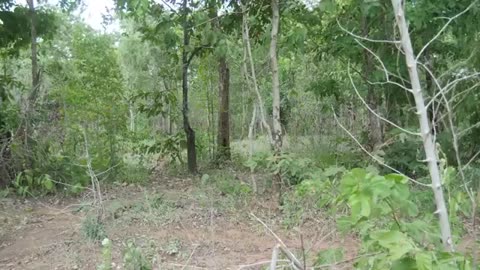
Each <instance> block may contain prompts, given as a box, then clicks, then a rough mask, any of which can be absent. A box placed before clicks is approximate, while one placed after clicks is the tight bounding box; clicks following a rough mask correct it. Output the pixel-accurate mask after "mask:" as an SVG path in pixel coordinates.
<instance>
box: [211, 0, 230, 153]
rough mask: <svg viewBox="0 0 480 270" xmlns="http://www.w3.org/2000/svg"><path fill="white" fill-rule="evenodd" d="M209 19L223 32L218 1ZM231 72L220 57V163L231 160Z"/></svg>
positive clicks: (218, 149) (222, 57)
mask: <svg viewBox="0 0 480 270" xmlns="http://www.w3.org/2000/svg"><path fill="white" fill-rule="evenodd" d="M208 6H209V17H210V19H211V25H212V29H216V30H217V32H221V31H222V29H221V27H220V22H219V19H218V14H217V1H214V0H210V1H209V3H208ZM230 158H231V154H230V70H229V69H228V65H227V57H226V56H225V55H221V56H219V57H218V129H217V154H216V159H217V161H218V162H222V161H226V160H230Z"/></svg>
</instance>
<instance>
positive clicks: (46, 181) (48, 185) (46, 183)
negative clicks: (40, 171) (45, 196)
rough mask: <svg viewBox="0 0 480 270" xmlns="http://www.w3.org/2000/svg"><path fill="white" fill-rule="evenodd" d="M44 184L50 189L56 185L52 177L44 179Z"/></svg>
mask: <svg viewBox="0 0 480 270" xmlns="http://www.w3.org/2000/svg"><path fill="white" fill-rule="evenodd" d="M42 184H43V186H44V187H45V189H47V190H48V191H50V190H52V189H53V186H54V185H53V182H52V179H50V178H49V177H46V178H45V179H43V182H42Z"/></svg>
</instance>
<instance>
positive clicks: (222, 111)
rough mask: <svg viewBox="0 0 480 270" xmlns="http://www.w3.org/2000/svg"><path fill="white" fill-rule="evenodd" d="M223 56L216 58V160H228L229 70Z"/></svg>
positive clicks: (229, 156)
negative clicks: (217, 85)
mask: <svg viewBox="0 0 480 270" xmlns="http://www.w3.org/2000/svg"><path fill="white" fill-rule="evenodd" d="M225 58H226V57H225V56H222V57H220V59H219V60H218V62H219V63H218V75H219V89H218V98H219V104H218V105H219V108H218V136H217V145H218V149H217V160H219V161H225V160H230V158H231V154H230V113H229V107H230V97H229V95H230V89H229V88H230V70H229V69H228V66H227V61H226V59H225Z"/></svg>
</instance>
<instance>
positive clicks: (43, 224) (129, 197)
mask: <svg viewBox="0 0 480 270" xmlns="http://www.w3.org/2000/svg"><path fill="white" fill-rule="evenodd" d="M192 182H194V181H193V180H191V179H175V178H169V181H167V180H166V179H165V178H160V179H159V180H158V181H157V182H155V183H153V184H152V187H149V188H148V189H147V188H144V187H139V186H115V187H110V188H108V190H106V191H105V192H104V197H105V209H106V210H105V213H106V218H105V222H104V223H105V229H106V234H107V235H108V238H109V239H111V240H112V243H113V250H112V253H113V262H114V267H113V269H127V268H124V266H123V259H122V258H123V257H124V256H123V253H124V251H125V246H126V242H127V241H128V240H132V241H134V242H135V243H136V245H137V246H139V247H141V248H142V251H143V253H144V254H145V256H146V257H148V260H149V261H153V262H154V263H153V264H154V267H153V269H264V268H262V267H265V266H266V265H267V264H256V263H261V262H264V261H266V262H268V261H269V259H270V258H271V255H272V249H273V247H274V246H275V245H276V243H277V240H276V239H275V237H273V236H272V235H271V233H270V232H268V230H267V229H266V228H265V227H264V226H263V225H262V224H260V222H258V221H257V220H256V219H255V218H254V217H253V216H252V215H251V214H250V213H253V214H254V215H255V216H257V217H259V218H260V219H261V220H262V221H264V222H265V223H266V224H268V227H269V228H270V229H272V230H273V231H274V232H275V233H276V234H277V235H278V236H279V237H280V238H281V239H282V240H283V241H284V242H285V244H286V245H287V246H288V248H289V249H290V250H292V252H294V253H295V254H297V257H298V258H300V259H301V258H302V254H303V253H305V254H306V255H307V256H306V257H307V264H309V263H311V262H312V259H313V258H314V257H315V254H316V253H317V252H318V251H320V250H322V249H325V248H330V247H337V246H342V247H344V248H345V250H346V256H345V258H344V259H349V258H352V257H354V256H355V253H354V250H355V247H356V242H355V241H354V240H353V239H351V238H347V239H344V238H342V237H341V236H340V235H338V234H337V233H335V231H334V230H333V229H332V227H333V226H332V225H331V221H328V220H325V218H324V219H322V220H323V221H322V220H319V219H321V218H311V219H309V220H307V221H305V222H304V224H302V225H301V226H298V227H296V228H293V229H289V230H286V229H284V226H282V225H281V219H282V214H281V213H280V211H279V210H278V209H276V207H275V206H273V203H271V202H270V201H268V200H265V199H256V200H244V201H241V200H240V202H239V201H238V199H237V201H233V200H232V199H231V198H229V197H228V196H225V195H223V194H219V193H218V192H216V191H215V190H213V189H211V190H209V191H208V190H207V191H205V189H204V188H203V189H202V188H201V187H197V186H196V185H194V184H192ZM195 182H198V181H195ZM174 186H175V189H173V187H174ZM155 194H162V198H161V199H159V201H160V203H161V204H162V203H163V204H165V205H167V206H168V207H166V208H165V209H163V208H160V210H159V209H158V208H155V209H153V208H149V207H148V203H146V202H148V201H149V199H148V198H149V197H148V196H153V195H155ZM150 201H152V200H151V199H150ZM86 202H89V198H88V197H86V198H78V199H76V200H72V199H69V200H58V199H57V198H50V199H43V200H30V201H27V200H24V199H19V198H7V199H2V200H1V201H0V269H35V270H42V269H48V270H50V269H92V270H93V269H96V267H97V266H98V265H99V264H101V263H102V248H101V245H100V244H99V243H98V242H93V241H91V240H88V239H87V238H86V237H85V236H84V234H83V233H82V227H83V225H82V224H83V223H84V220H85V217H86V216H87V215H88V213H89V212H90V213H91V212H92V211H91V210H90V211H87V210H85V209H87V208H88V207H86V206H85V205H86V204H85V203H86ZM82 205H83V207H81V206H82ZM145 205H147V207H145ZM152 209H153V210H152ZM162 209H163V210H162ZM302 239H303V241H302ZM302 242H303V244H302ZM301 260H303V259H301ZM249 264H256V265H254V266H250V267H247V266H245V265H249ZM242 267H243V268H242ZM344 268H348V266H344ZM336 269H341V268H336Z"/></svg>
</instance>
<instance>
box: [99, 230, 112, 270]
mask: <svg viewBox="0 0 480 270" xmlns="http://www.w3.org/2000/svg"><path fill="white" fill-rule="evenodd" d="M97 270H112V241H110V239H108V238H105V239H103V241H102V264H101V265H99V266H98V267H97Z"/></svg>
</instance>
